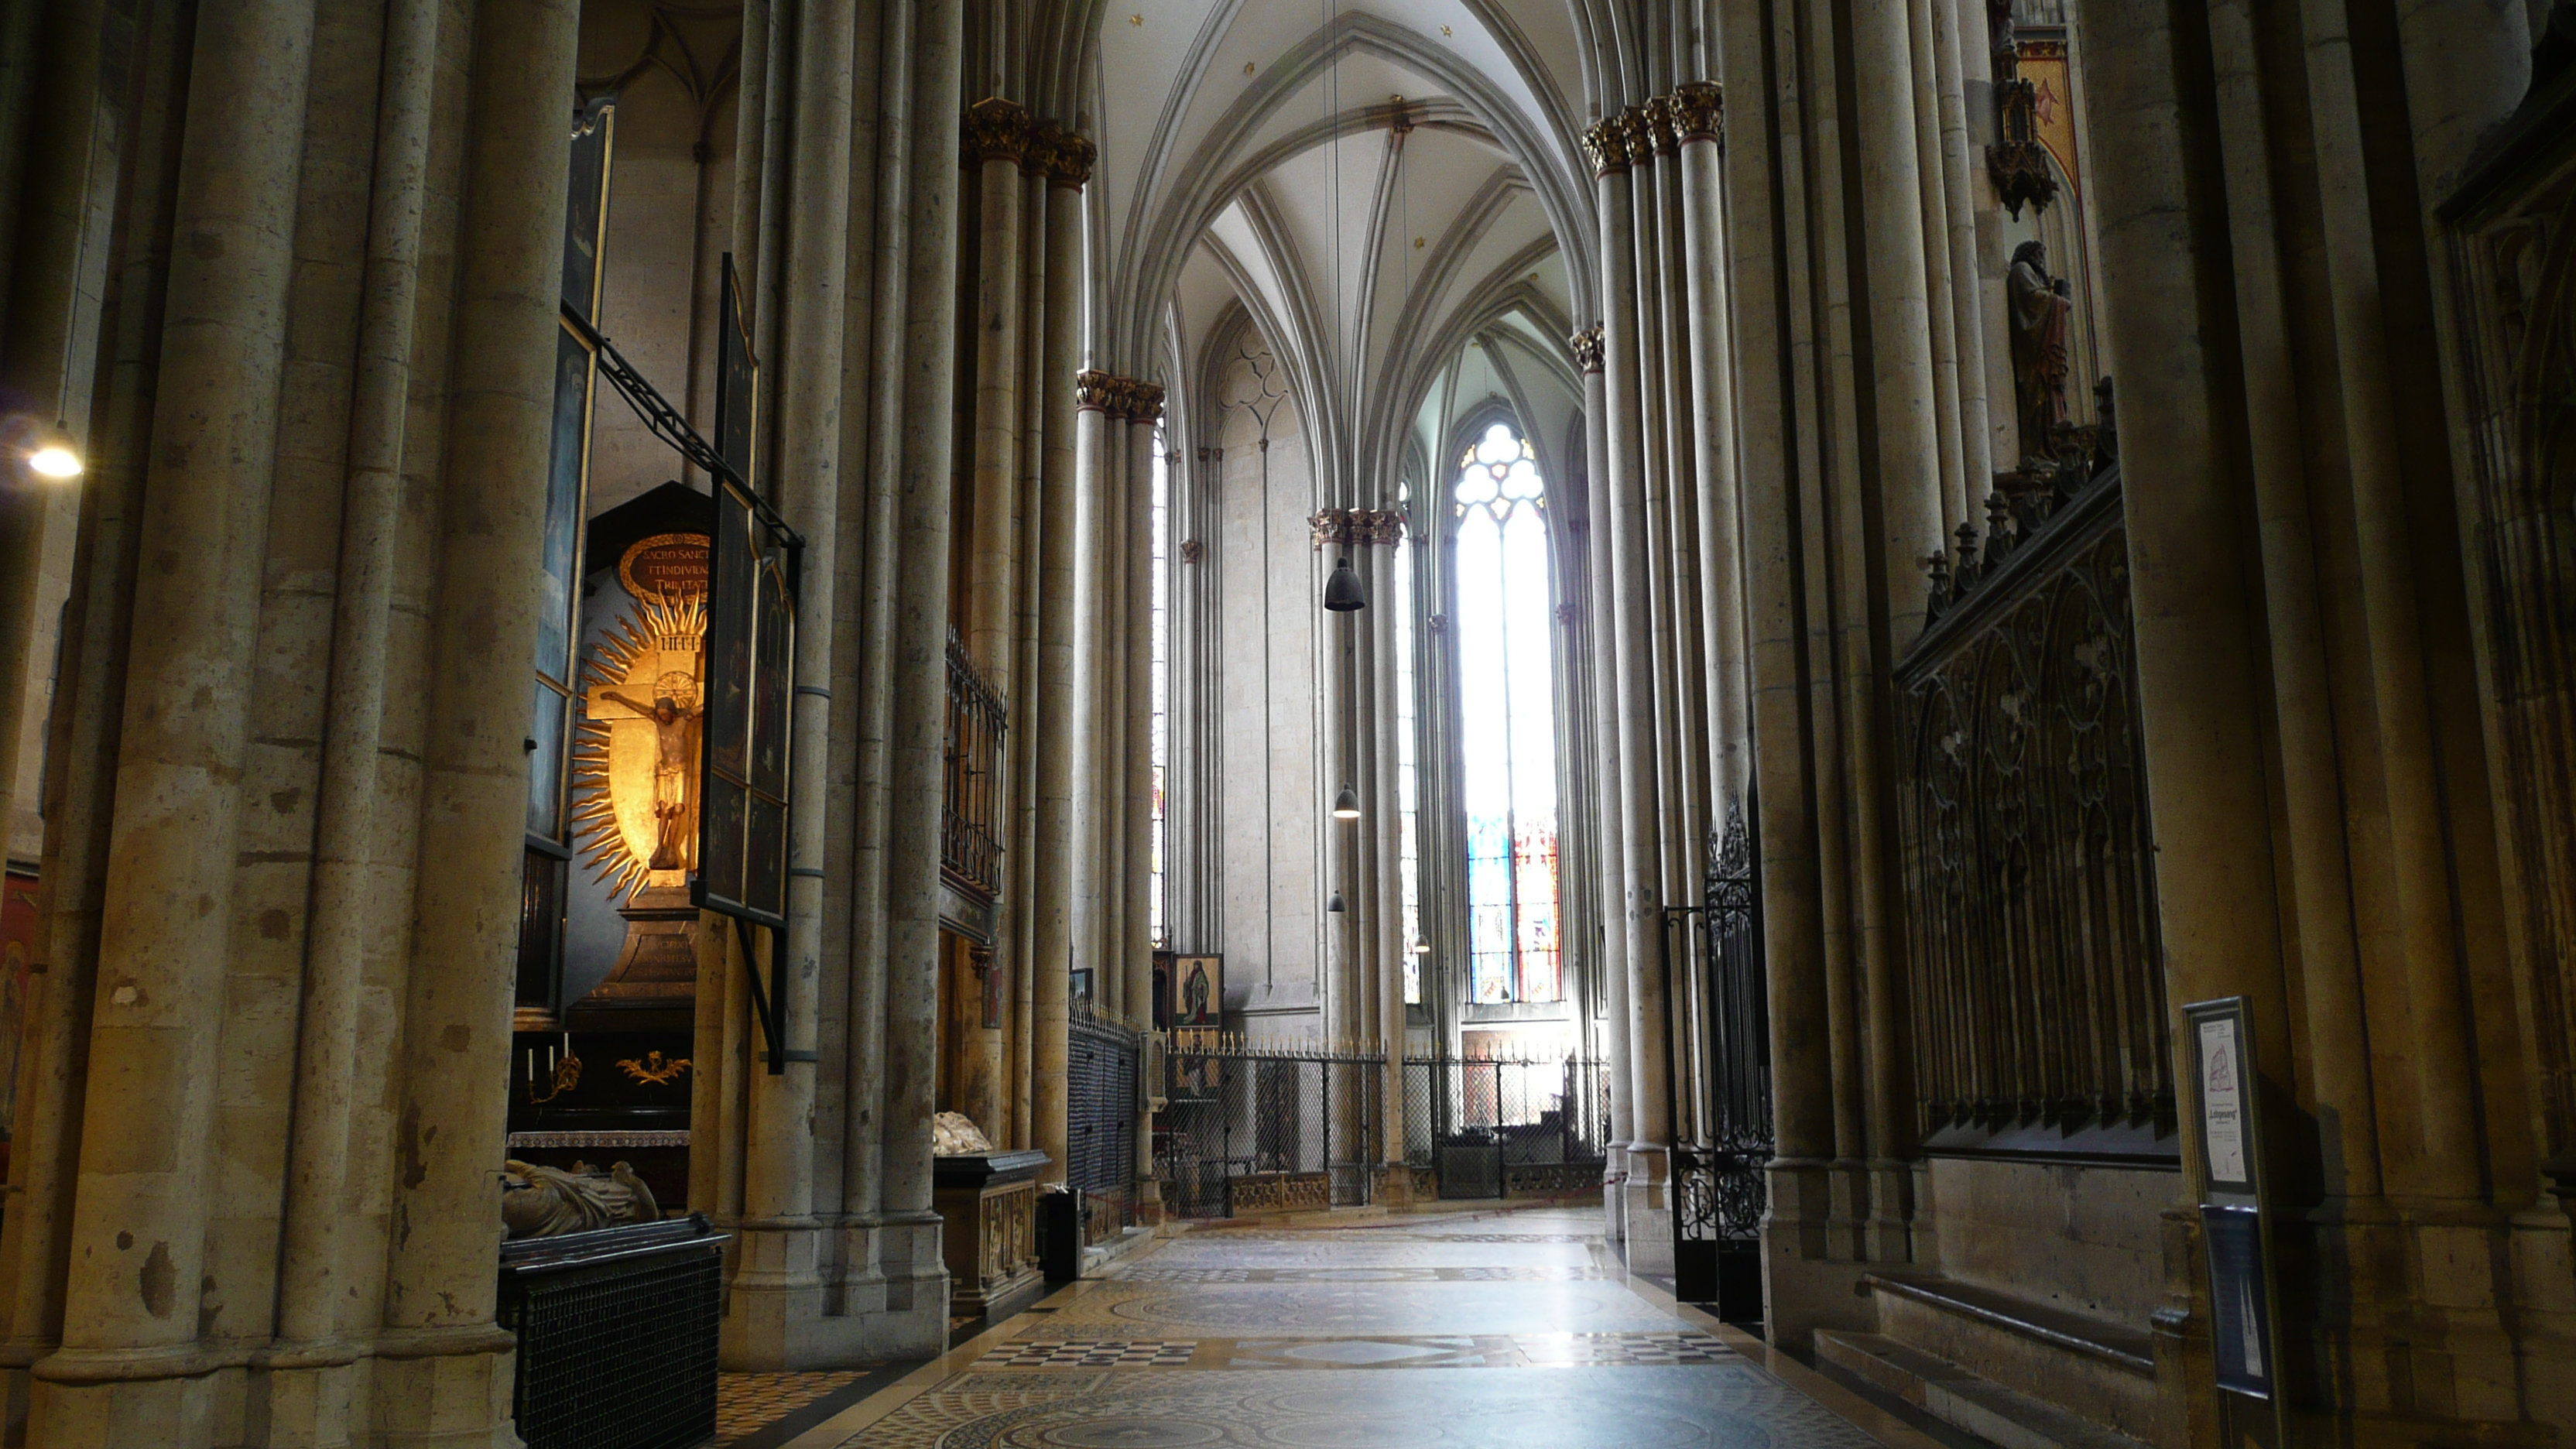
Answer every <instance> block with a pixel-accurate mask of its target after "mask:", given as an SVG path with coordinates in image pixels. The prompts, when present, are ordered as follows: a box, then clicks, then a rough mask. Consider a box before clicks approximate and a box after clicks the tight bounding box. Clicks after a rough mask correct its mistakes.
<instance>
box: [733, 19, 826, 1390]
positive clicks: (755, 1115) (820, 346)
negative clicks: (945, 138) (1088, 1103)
mask: <svg viewBox="0 0 2576 1449" xmlns="http://www.w3.org/2000/svg"><path fill="white" fill-rule="evenodd" d="M795 25H796V34H795V37H794V44H793V48H792V52H791V56H790V63H791V64H792V65H793V67H794V71H795V86H794V90H793V92H792V96H793V99H792V100H791V101H789V102H788V103H789V104H792V105H793V106H794V108H795V116H794V123H793V124H792V125H790V126H786V127H783V128H782V129H783V130H784V131H785V132H786V142H785V143H786V144H787V145H789V146H791V147H792V148H793V151H794V154H793V156H792V157H787V158H781V160H782V164H784V165H785V174H786V176H787V178H788V180H787V187H786V194H785V195H784V196H782V197H781V201H782V203H783V213H784V214H783V215H782V217H781V218H780V221H781V224H782V225H783V226H784V227H785V229H786V237H785V251H784V257H783V265H782V267H781V268H780V272H781V275H780V276H779V277H778V283H779V286H778V289H777V291H778V296H779V298H780V302H779V307H778V325H777V328H776V330H775V332H774V333H773V334H772V337H773V339H774V340H773V341H771V343H770V344H769V345H770V347H771V348H772V350H773V355H774V356H775V358H776V363H775V366H776V369H777V382H776V384H775V385H774V386H773V387H772V388H771V389H770V390H769V392H770V396H772V397H773V398H775V399H776V404H775V409H774V418H775V427H776V433H775V436H776V437H777V439H778V443H779V448H778V466H776V467H774V468H770V469H767V470H764V476H765V478H766V479H768V480H769V487H770V489H771V491H772V495H773V496H774V497H775V498H776V500H777V502H778V505H779V508H780V511H781V512H782V513H783V514H784V515H785V516H786V518H787V521H788V523H789V524H790V525H791V526H792V527H794V528H795V529H796V531H797V532H799V533H801V534H803V535H804V538H805V557H804V562H803V567H802V569H801V571H800V574H799V584H798V589H799V596H798V598H797V601H796V608H797V615H798V621H799V625H800V627H799V628H798V629H797V631H796V677H797V679H798V681H799V683H798V685H797V689H796V695H795V699H794V703H793V705H792V709H793V711H794V713H793V715H792V718H791V726H790V727H791V728H792V730H793V731H794V736H793V739H794V750H795V756H794V757H795V759H796V760H797V761H798V762H799V764H800V768H799V769H797V771H796V772H795V776H794V780H793V783H792V785H791V788H792V789H793V790H794V791H795V797H794V799H793V800H792V802H791V809H790V813H789V820H790V822H791V824H790V831H791V834H790V839H789V843H788V869H787V874H788V880H787V932H786V939H785V941H784V943H783V945H784V948H785V950H786V952H787V959H786V961H785V963H784V965H785V967H786V969H785V970H784V971H783V972H781V973H780V974H779V980H780V983H781V984H780V986H779V992H780V997H781V999H780V1000H779V1001H778V1002H777V1003H775V1005H777V1006H778V1008H779V1009H780V1010H781V1011H782V1012H783V1013H784V1015H785V1018H786V1023H787V1030H786V1039H785V1040H784V1041H779V1042H765V1043H764V1044H763V1047H762V1052H761V1054H760V1055H762V1056H764V1057H765V1055H766V1054H767V1053H768V1052H770V1051H784V1052H785V1053H786V1054H787V1056H788V1060H787V1061H785V1062H784V1063H782V1064H781V1065H783V1066H784V1068H785V1070H784V1071H783V1072H780V1073H777V1074H772V1073H771V1072H770V1071H769V1070H768V1063H767V1062H766V1061H756V1062H754V1063H753V1064H752V1069H751V1070H750V1071H749V1072H748V1073H747V1074H746V1075H745V1088H746V1090H747V1092H748V1093H749V1097H750V1115H749V1120H748V1124H747V1126H748V1129H749V1130H748V1132H747V1133H746V1135H745V1140H744V1163H743V1216H742V1221H741V1223H740V1225H739V1226H738V1227H737V1228H736V1232H737V1233H738V1234H739V1235H740V1236H739V1238H738V1240H737V1243H736V1246H735V1250H734V1260H733V1270H734V1271H733V1279H732V1284H731V1287H732V1301H731V1303H730V1304H729V1305H728V1307H729V1316H730V1317H731V1318H732V1319H733V1322H731V1323H729V1324H728V1325H726V1327H727V1333H726V1335H725V1338H726V1357H727V1359H728V1360H729V1361H730V1362H731V1363H732V1364H733V1365H735V1366H738V1367H748V1366H751V1365H754V1364H757V1365H759V1366H761V1367H764V1368H784V1367H786V1366H787V1365H788V1364H790V1363H794V1362H796V1361H797V1357H798V1354H797V1344H796V1340H797V1338H798V1337H799V1332H798V1330H799V1328H800V1326H801V1325H802V1324H803V1323H805V1322H806V1321H807V1320H810V1319H813V1318H815V1317H817V1316H818V1315H819V1314H820V1313H821V1311H822V1282H821V1279H820V1278H819V1277H818V1276H817V1274H816V1268H817V1260H818V1253H819V1244H818V1240H817V1238H816V1235H815V1233H814V1217H813V1211H814V1077H815V1070H814V1065H815V1064H814V1060H813V1058H814V1056H815V1049H816V1046H817V1043H818V1040H819V1036H820V1033H819V1032H818V1030H817V1026H818V1021H817V1011H816V1007H817V1004H818V1003H819V1001H820V999H821V996H822V990H821V987H822V975H823V950H822V947H823V879H824V877H823V861H824V855H825V840H826V835H827V832H828V829H829V824H830V816H831V810H832V806H833V804H834V800H833V792H832V790H831V788H830V785H831V771H830V770H829V769H828V768H827V764H826V762H827V761H828V760H829V759H830V758H831V753H832V738H831V725H832V718H831V717H832V699H831V693H830V689H831V681H832V656H833V652H834V649H835V646H836V645H837V644H838V642H839V640H838V637H837V636H838V630H837V629H836V627H835V625H836V624H837V623H838V611H837V610H836V609H835V608H834V593H833V586H834V584H835V582H836V580H837V573H838V570H837V568H836V564H837V559H838V554H837V550H838V548H839V544H840V533H841V529H840V498H841V466H840V465H841V391H842V378H841V363H842V356H843V352H844V348H845V331H844V327H845V323H846V320H847V316H846V312H845V309H844V306H843V300H844V296H845V290H844V289H845V277H846V273H847V254H848V250H849V241H850V144H851V135H850V125H851V116H852V105H853V98H852V87H853V79H852V75H851V64H852V58H853V47H854V44H855V36H854V34H853V32H854V30H855V28H856V27H855V23H854V19H853V12H852V9H851V7H848V6H818V7H813V8H809V9H805V10H801V11H799V12H797V19H796V22H795ZM785 163H792V164H785ZM768 945H769V948H770V950H772V951H776V950H778V949H780V948H781V945H782V943H781V942H780V940H779V939H778V938H777V937H776V936H775V935H773V936H771V937H770V938H769V942H768ZM800 1056H801V1057H803V1058H804V1060H797V1058H798V1057H800Z"/></svg>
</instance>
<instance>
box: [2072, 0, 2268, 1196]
mask: <svg viewBox="0 0 2576 1449" xmlns="http://www.w3.org/2000/svg"><path fill="white" fill-rule="evenodd" d="M2085 24H2086V26H2087V28H2088V39H2089V40H2090V41H2091V44H2089V45H2088V46H2086V47H2085V51H2084V54H2085V56H2086V60H2085V63H2084V65H2085V70H2084V80H2085V87H2086V90H2087V92H2088V94H2089V95H2090V96H2091V97H2092V99H2093V101H2094V104H2095V106H2096V107H2097V113H2098V114H2100V115H2105V116H2123V117H2133V118H2135V122H2136V124H2134V125H2120V126H2107V127H2103V128H2100V129H2098V130H2096V131H2095V132H2094V133H2093V138H2094V143H2095V146H2096V148H2097V150H2098V151H2099V153H2100V156H2101V163H2102V164H2101V169H2100V170H2099V171H2097V172H2096V173H2095V175H2096V177H2097V178H2098V179H2097V182H2096V189H2095V193H2094V195H2095V205H2096V207H2097V208H2098V212H2097V214H2098V216H2099V218H2100V224H2101V237H2102V268H2103V283H2104V285H2103V295H2104V296H2105V297H2107V298H2108V299H2109V305H2110V310H2111V316H2110V317H2109V318H2108V319H2107V320H2108V321H2109V323H2110V324H2111V325H2110V326H2109V327H2108V328H2106V329H2105V331H2106V333H2107V335H2108V337H2109V340H2110V347H2111V360H2112V367H2111V372H2112V375H2113V376H2115V377H2117V378H2119V379H2120V422H2121V429H2120V430H2121V432H2122V433H2124V434H2126V435H2127V436H2128V437H2130V438H2132V439H2136V438H2156V439H2160V440H2163V442H2162V445H2160V446H2157V447H2153V448H2143V447H2136V446H2131V447H2127V448H2124V449H2123V450H2122V451H2123V452H2124V453H2125V454H2126V455H2127V456H2125V457H2124V458H2123V459H2122V461H2121V472H2122V475H2123V486H2122V489H2121V501H2122V506H2123V507H2124V509H2125V510H2126V512H2127V517H2128V532H2129V560H2130V569H2131V574H2130V585H2129V589H2130V592H2129V608H2130V612H2131V615H2132V616H2133V618H2134V619H2135V621H2136V630H2137V633H2136V647H2137V670H2138V681H2137V690H2138V716H2139V724H2140V727H2141V733H2142V735H2143V737H2144V741H2145V753H2146V762H2147V779H2148V787H2149V790H2150V791H2151V792H2152V794H2153V796H2154V799H2155V833H2156V839H2157V840H2158V841H2159V842H2160V843H2161V842H2172V843H2176V844H2179V843H2182V842H2188V843H2189V846H2188V848H2187V849H2163V850H2159V851H2158V852H2157V853H2156V857H2155V869H2156V914H2157V923H2158V930H2159V934H2160V939H2161V944H2162V945H2163V948H2164V961H2165V977H2166V998H2167V1000H2168V1001H2170V1002H2172V1003H2174V1004H2175V1005H2177V1006H2178V1005H2180V1004H2181V1003H2183V1002H2189V1001H2202V1000H2207V999H2209V998H2211V997H2217V996H2230V995H2236V994H2239V993H2244V994H2248V995H2250V996H2252V997H2253V1000H2254V1026H2255V1033H2256V1045H2257V1050H2258V1051H2259V1052H2260V1054H2261V1055H2260V1056H2259V1058H2258V1060H2259V1061H2261V1062H2264V1063H2276V1062H2287V1061H2289V1060H2291V1056H2290V1033H2289V1025H2288V1013H2287V1006H2286V1003H2285V1002H2284V1000H2283V996H2282V991H2281V971H2280V955H2279V952H2280V943H2279V935H2278V931H2279V920H2280V917H2279V905H2278V900H2277V896H2276V891H2275V887H2274V882H2273V875H2272V861H2273V851H2272V845H2273V835H2272V822H2271V815H2270V811H2269V808H2268V805H2267V794H2266V788H2265V784H2264V780H2263V768H2262V761H2263V759H2264V757H2265V750H2264V746H2263V741H2262V733H2263V729H2262V717H2261V711H2262V709H2263V708H2264V701H2263V699H2262V697H2261V695H2260V694H2259V692H2258V689H2257V681H2258V680H2259V679H2260V678H2261V675H2260V673H2259V672H2258V670H2257V667H2256V661H2257V659H2258V658H2259V655H2258V653H2257V648H2258V645H2257V636H2256V633H2255V629H2256V626H2257V621H2256V609H2257V608H2258V607H2259V606H2258V605H2257V603H2256V602H2255V601H2254V600H2253V599H2251V598H2249V597H2248V595H2247V587H2248V585H2249V583H2250V582H2251V581H2252V580H2254V579H2255V578H2257V577H2258V575H2257V573H2256V571H2255V569H2254V568H2253V567H2252V565H2251V561H2250V560H2248V559H2246V558H2245V557H2244V555H2243V553H2242V551H2241V550H2242V545H2241V542H2240V540H2241V539H2242V538H2243V526H2242V525H2243V520H2244V511H2243V510H2244V498H2243V491H2242V486H2241V484H2240V483H2239V481H2238V478H2237V470H2236V467H2235V464H2234V460H2233V458H2232V457H2231V456H2230V455H2229V453H2228V451H2227V448H2226V445H2225V443H2224V441H2223V440H2224V439H2226V438H2227V437H2228V436H2229V430H2228V428H2227V427H2226V425H2225V424H2224V422H2223V420H2221V419H2220V418H2218V417H2215V416H2213V412H2212V404H2213V401H2214V398H2213V394H2212V392H2211V390H2210V389H2209V388H2208V387H2207V386H2206V385H2205V384H2204V381H2203V379H2205V378H2206V377H2208V376H2210V375H2211V374H2212V373H2213V372H2217V373H2219V374H2221V375H2224V373H2225V372H2226V371H2227V370H2228V369H2229V368H2231V367H2232V364H2231V363H2225V362H2222V361H2221V360H2220V359H2218V358H2216V357H2214V356H2212V355H2211V349H2212V347H2213V346H2214V345H2215V344H2216V342H2217V340H2218V339H2219V338H2220V337H2222V336H2224V333H2223V331H2221V330H2220V329H2219V327H2218V324H2217V322H2216V321H2215V319H2213V318H2211V317H2210V316H2209V314H2208V313H2207V312H2206V311H2205V310H2204V308H2203V305H2202V302H2201V299H2202V298H2204V297H2207V296H2209V295H2211V292H2210V290H2209V289H2208V288H2207V287H2205V286H2204V284H2203V281H2202V278H2203V277H2204V276H2205V275H2207V274H2208V271H2209V269H2210V268H2213V267H2219V266H2223V265H2225V263H2226V259H2227V256H2228V249H2227V239H2226V237H2225V235H2224V234H2223V233H2222V232H2221V231H2220V230H2219V229H2218V228H2217V226H2216V225H2215V224H2214V223H2213V221H2212V219H2211V218H2210V217H2209V216H2208V214H2207V212H2206V211H2205V210H2204V209H2203V208H2200V207H2196V206H2194V205H2193V204H2192V200H2193V196H2194V195H2195V194H2206V193H2201V192H2199V188H2200V187H2201V186H2202V185H2204V184H2205V185H2208V186H2210V187H2212V188H2213V189H2214V188H2215V187H2216V186H2217V185H2218V184H2219V183H2218V180H2217V178H2210V177H2200V176H2194V175H2193V174H2192V172H2193V170H2194V169H2195V168H2196V167H2197V165H2198V164H2199V160H2200V158H2199V157H2198V156H2197V155H2195V154H2194V153H2193V152H2192V151H2189V150H2186V148H2185V146H2184V144H2183V139H2182V138H2183V137H2185V136H2187V135H2189V134H2190V133H2191V130H2192V128H2193V126H2194V125H2195V124H2196V121H2195V120H2194V117H2195V115H2196V110H2195V108H2193V107H2190V106H2187V105H2186V103H2185V99H2184V96H2185V90H2184V76H2185V75H2187V74H2188V72H2186V71H2185V70H2184V67H2185V66H2186V65H2188V64H2190V61H2189V59H2188V57H2189V56H2190V55H2192V54H2196V53H2197V54H2205V52H2202V51H2199V50H2198V47H2199V46H2202V45H2206V44H2207V41H2206V40H2205V39H2202V38H2199V37H2186V36H2180V35H2177V34H2176V33H2175V32H2174V30H2173V28H2172V12H2171V10H2170V8H2169V7H2168V6H2167V5H2165V4H2164V3H2162V0H2118V3H2110V4H2105V5H2101V6H2098V7H2093V8H2089V9H2088V10H2087V11H2086V13H2085ZM2173 1047H2174V1051H2175V1053H2176V1062H2177V1070H2176V1071H2175V1074H2174V1075H2175V1079H2176V1087H2177V1091H2178V1092H2179V1093H2180V1095H2181V1098H2182V1101H2181V1109H2182V1111H2183V1114H2184V1118H2185V1120H2189V1119H2190V1115H2191V1113H2192V1112H2193V1111H2195V1110H2196V1106H2195V1104H2194V1102H2193V1094H2194V1092H2195V1090H2196V1082H2195V1080H2194V1077H2193V1074H2192V1072H2191V1071H2189V1070H2188V1069H2187V1068H2188V1065H2189V1062H2190V1060H2191V1057H2190V1048H2189V1046H2188V1045H2187V1044H2186V1043H2185V1042H2183V1041H2182V1040H2181V1035H2180V1034H2179V1033H2176V1034H2175V1040H2174V1043H2173ZM2285 1090H2286V1084H2285ZM2185 1170H2186V1172H2197V1171H2198V1170H2199V1169H2198V1167H2197V1165H2196V1155H2194V1154H2186V1159H2185Z"/></svg>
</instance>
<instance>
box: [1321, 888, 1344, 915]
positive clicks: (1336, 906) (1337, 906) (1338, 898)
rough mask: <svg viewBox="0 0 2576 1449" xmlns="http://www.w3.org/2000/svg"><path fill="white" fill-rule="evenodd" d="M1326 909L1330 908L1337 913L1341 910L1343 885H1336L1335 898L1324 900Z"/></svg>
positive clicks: (1329, 909) (1334, 889)
mask: <svg viewBox="0 0 2576 1449" xmlns="http://www.w3.org/2000/svg"><path fill="white" fill-rule="evenodd" d="M1324 909H1325V910H1328V911H1332V912H1335V913H1339V912H1340V911H1341V909H1342V890H1341V887H1339V886H1335V887H1334V888H1333V898H1332V899H1331V900H1329V901H1326V902H1324Z"/></svg>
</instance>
